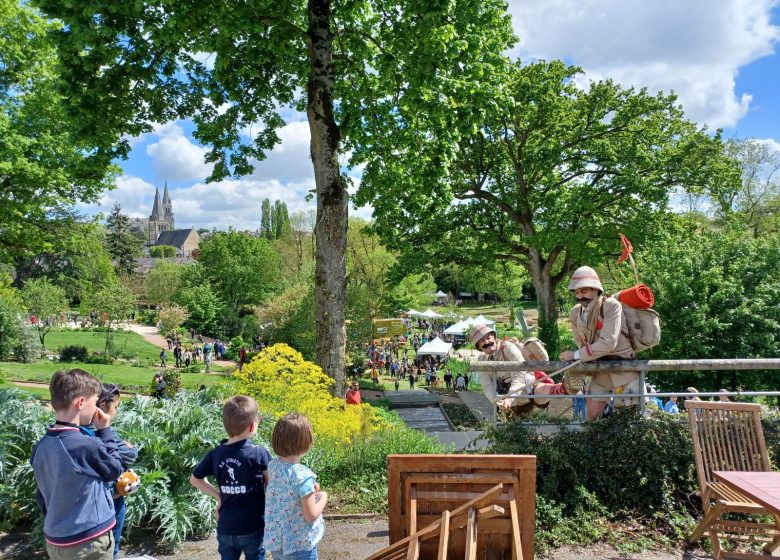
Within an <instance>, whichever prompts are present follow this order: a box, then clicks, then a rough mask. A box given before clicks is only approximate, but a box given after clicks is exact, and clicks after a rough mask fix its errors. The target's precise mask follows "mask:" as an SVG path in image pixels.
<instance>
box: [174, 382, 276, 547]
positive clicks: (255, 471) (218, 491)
mask: <svg viewBox="0 0 780 560" xmlns="http://www.w3.org/2000/svg"><path fill="white" fill-rule="evenodd" d="M258 419H259V414H258V409H257V402H255V400H254V399H252V398H250V397H245V396H237V397H232V398H230V399H228V400H227V402H225V405H224V407H223V409H222V423H223V424H224V425H225V431H226V432H227V434H228V439H226V440H223V441H222V442H221V443H220V444H219V446H218V447H217V448H215V449H212V450H211V451H209V453H208V454H207V455H206V456H205V457H204V458H203V460H202V461H201V462H200V463H198V465H197V466H196V467H195V469H194V470H193V471H192V476H191V477H190V484H192V485H193V486H194V487H195V488H197V489H198V490H200V491H201V492H204V493H206V494H208V495H209V496H212V497H213V498H215V499H216V500H217V512H218V513H219V520H218V522H217V541H218V542H219V549H218V550H219V554H220V557H221V558H222V560H238V559H239V558H240V557H241V553H242V552H243V553H244V555H245V558H246V560H258V559H264V558H265V550H264V549H263V531H264V529H265V518H264V516H263V512H264V511H265V484H266V482H267V481H268V463H270V462H271V454H270V453H268V450H267V449H266V448H265V447H263V446H261V445H253V444H252V442H251V440H252V437H253V436H254V435H255V433H256V432H257V423H258ZM207 476H213V477H214V478H216V479H217V486H218V488H215V487H214V486H212V485H211V484H210V483H209V482H208V481H207V480H205V479H206V477H207Z"/></svg>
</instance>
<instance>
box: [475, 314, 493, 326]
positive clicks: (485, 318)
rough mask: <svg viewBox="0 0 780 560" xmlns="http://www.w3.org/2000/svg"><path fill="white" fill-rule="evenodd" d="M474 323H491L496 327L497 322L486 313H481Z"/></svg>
mask: <svg viewBox="0 0 780 560" xmlns="http://www.w3.org/2000/svg"><path fill="white" fill-rule="evenodd" d="M473 324H474V325H489V326H491V327H494V326H495V325H496V322H495V321H491V320H490V319H488V318H487V317H485V316H484V315H480V316H479V317H477V318H476V319H474V323H473Z"/></svg>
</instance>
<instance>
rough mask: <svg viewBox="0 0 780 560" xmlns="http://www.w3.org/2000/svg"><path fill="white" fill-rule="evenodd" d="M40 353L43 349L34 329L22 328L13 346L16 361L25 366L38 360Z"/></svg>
mask: <svg viewBox="0 0 780 560" xmlns="http://www.w3.org/2000/svg"><path fill="white" fill-rule="evenodd" d="M42 351H43V347H42V346H41V341H40V338H39V335H38V333H37V332H36V330H35V328H34V327H28V326H24V327H22V329H21V332H20V334H19V338H18V339H17V340H16V344H15V345H14V356H16V359H17V360H19V361H20V362H23V363H25V364H27V363H30V362H33V361H35V360H37V359H38V358H40V357H41V353H42Z"/></svg>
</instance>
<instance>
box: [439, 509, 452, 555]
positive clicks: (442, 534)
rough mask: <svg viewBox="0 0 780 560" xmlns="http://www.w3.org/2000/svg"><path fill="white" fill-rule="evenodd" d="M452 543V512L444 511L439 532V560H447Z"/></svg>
mask: <svg viewBox="0 0 780 560" xmlns="http://www.w3.org/2000/svg"><path fill="white" fill-rule="evenodd" d="M449 543H450V512H449V511H447V510H444V513H442V514H441V530H440V531H439V553H438V554H437V556H436V557H437V559H438V560H447V548H448V547H449Z"/></svg>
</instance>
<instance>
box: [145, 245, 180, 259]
mask: <svg viewBox="0 0 780 560" xmlns="http://www.w3.org/2000/svg"><path fill="white" fill-rule="evenodd" d="M176 254H177V250H176V247H174V246H172V245H152V246H151V247H149V256H150V257H153V258H156V259H164V258H168V257H175V256H176Z"/></svg>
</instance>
